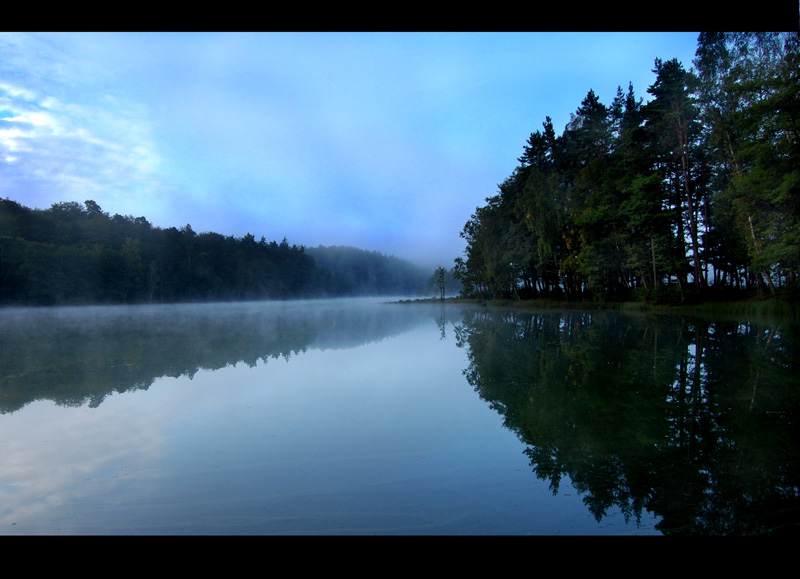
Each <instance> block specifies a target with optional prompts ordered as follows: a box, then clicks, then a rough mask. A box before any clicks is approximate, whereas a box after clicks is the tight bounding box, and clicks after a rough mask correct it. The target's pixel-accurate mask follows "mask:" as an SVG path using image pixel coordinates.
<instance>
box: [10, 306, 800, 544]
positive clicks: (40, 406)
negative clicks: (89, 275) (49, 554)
mask: <svg viewBox="0 0 800 579" xmlns="http://www.w3.org/2000/svg"><path fill="white" fill-rule="evenodd" d="M383 301H384V300H375V299H370V300H364V299H359V300H355V299H354V300H330V301H310V302H280V303H239V304H223V305H177V306H148V307H114V308H101V307H97V308H95V307H91V308H58V309H39V310H29V309H25V310H5V311H0V412H1V413H2V414H0V437H1V438H0V440H2V441H3V453H2V455H0V533H3V534H594V535H603V534H751V533H752V534H762V533H787V532H788V533H794V532H796V531H798V529H800V500H799V499H798V497H799V495H800V456H799V453H798V449H800V436H799V435H798V416H799V413H800V412H799V411H800V405H799V404H798V401H799V400H800V388H799V387H800V380H798V368H797V364H796V362H795V360H797V359H798V353H799V352H798V329H797V327H796V326H793V325H791V324H788V323H785V322H781V321H780V320H766V319H765V320H745V319H733V320H713V321H712V320H705V319H700V318H688V317H679V316H653V315H633V314H611V313H587V312H568V313H553V312H534V311H530V312H525V311H521V310H510V309H488V308H479V307H456V306H453V305H451V304H448V305H446V306H440V305H436V304H415V305H410V304H386V303H383Z"/></svg>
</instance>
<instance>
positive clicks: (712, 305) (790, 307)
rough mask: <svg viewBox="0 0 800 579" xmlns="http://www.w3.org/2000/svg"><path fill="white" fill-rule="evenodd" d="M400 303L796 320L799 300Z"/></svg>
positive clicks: (463, 300)
mask: <svg viewBox="0 0 800 579" xmlns="http://www.w3.org/2000/svg"><path fill="white" fill-rule="evenodd" d="M401 303H445V304H469V305H479V306H485V307H515V308H530V309H548V310H615V311H626V312H633V311H636V312H652V313H673V314H694V315H705V316H743V315H746V316H759V317H761V316H763V317H778V318H783V319H787V320H790V321H792V322H798V323H800V303H798V302H793V301H786V300H779V299H763V300H757V299H749V300H738V301H719V302H716V301H707V302H702V303H698V304H692V305H655V304H650V303H647V302H633V301H631V302H604V303H601V302H588V301H587V302H567V301H561V300H548V299H535V300H506V299H495V300H491V299H490V300H486V299H480V298H462V297H456V298H446V299H445V300H444V302H442V300H440V299H438V298H423V299H417V300H401Z"/></svg>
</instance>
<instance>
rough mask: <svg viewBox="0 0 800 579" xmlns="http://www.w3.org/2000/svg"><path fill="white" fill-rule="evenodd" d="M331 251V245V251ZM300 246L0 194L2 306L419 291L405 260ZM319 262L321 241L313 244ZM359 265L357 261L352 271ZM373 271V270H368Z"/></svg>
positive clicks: (422, 280) (92, 205) (91, 206)
mask: <svg viewBox="0 0 800 579" xmlns="http://www.w3.org/2000/svg"><path fill="white" fill-rule="evenodd" d="M330 251H334V250H330ZM310 253H311V252H307V251H306V248H305V247H303V246H297V245H294V244H292V245H290V244H289V242H288V241H287V240H286V238H285V237H284V238H283V240H282V241H281V242H276V241H270V242H267V241H266V239H265V238H264V236H261V238H260V239H256V237H255V236H254V235H253V234H251V233H247V234H246V235H244V236H243V237H234V236H232V235H229V236H224V235H222V234H219V233H214V232H204V233H197V232H195V231H194V230H193V229H192V227H191V225H188V224H187V225H186V226H185V227H182V228H180V229H178V228H175V227H169V228H166V229H163V228H160V227H155V226H153V225H152V224H151V223H150V222H149V221H148V220H147V219H146V218H144V217H132V216H130V215H126V216H123V215H119V214H115V215H113V216H111V215H109V213H107V212H105V211H103V210H102V209H101V208H100V206H99V205H98V204H97V203H96V202H94V201H91V200H89V201H86V202H85V203H84V204H80V203H77V202H74V201H69V202H62V203H55V204H53V205H52V206H51V207H50V208H49V209H45V210H41V209H30V208H28V207H25V206H23V205H21V204H20V203H18V202H16V201H13V200H10V199H0V304H2V305H60V304H118V303H173V302H186V301H223V300H224V301H229V300H252V299H287V298H307V297H328V296H343V295H354V294H384V295H385V294H397V293H403V292H408V293H411V294H412V295H413V294H418V293H421V292H422V290H423V288H424V283H425V276H422V277H419V275H421V274H419V275H418V276H417V277H418V278H419V279H417V278H415V277H414V276H413V275H412V273H413V266H412V264H409V263H408V262H404V261H403V260H399V259H397V258H393V257H391V256H384V255H381V254H378V253H377V252H367V251H364V250H357V249H355V248H349V263H350V264H351V266H352V267H351V271H350V272H347V271H344V270H343V269H342V268H341V267H339V268H337V267H333V266H331V267H322V266H320V265H319V264H318V263H317V262H316V261H315V257H312V255H311V254H310ZM313 253H314V255H315V256H318V257H319V258H320V259H321V260H323V261H324V256H325V255H326V248H322V247H320V248H318V249H317V250H315V251H314V252H313ZM359 267H360V269H359ZM370 276H371V277H370Z"/></svg>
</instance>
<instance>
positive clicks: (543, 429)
mask: <svg viewBox="0 0 800 579" xmlns="http://www.w3.org/2000/svg"><path fill="white" fill-rule="evenodd" d="M456 335H457V339H458V343H459V345H460V346H461V347H463V348H465V349H466V350H467V351H468V353H469V366H468V368H467V369H466V370H465V376H466V377H467V380H468V381H469V383H470V384H471V385H472V386H473V387H474V388H475V389H476V391H477V392H478V393H479V394H480V396H481V397H482V398H483V399H484V400H486V401H487V402H488V403H489V404H490V405H491V407H492V408H494V409H495V410H496V411H497V412H498V413H500V414H501V415H502V416H503V418H504V422H505V425H506V426H507V427H508V428H509V429H511V430H513V431H514V432H515V433H516V434H517V435H518V436H519V438H520V440H522V441H523V442H524V443H525V444H526V446H527V449H526V453H527V455H528V457H529V458H530V464H531V467H532V469H533V471H534V472H535V473H536V476H537V477H539V478H540V479H543V480H547V481H549V484H550V486H551V488H552V489H553V491H554V492H557V490H558V488H559V484H560V481H561V480H562V477H564V476H568V477H569V478H570V480H571V481H572V483H573V484H574V485H575V487H576V488H577V489H578V490H579V491H580V492H581V493H583V494H584V502H585V504H586V506H587V507H588V508H589V510H590V511H591V512H592V513H593V514H594V516H595V517H596V518H597V520H598V521H599V520H601V519H602V518H603V517H604V516H605V515H606V513H607V512H608V511H609V509H611V508H612V507H617V508H619V509H621V511H622V512H623V513H624V514H625V516H626V518H632V519H638V518H640V517H641V516H642V513H643V512H644V511H645V510H647V511H650V512H652V513H655V514H656V515H657V516H659V517H661V519H662V520H661V522H660V523H659V524H658V525H657V526H656V528H658V529H659V530H660V531H662V532H663V533H665V534H678V533H699V534H750V533H765V532H781V531H791V532H797V530H798V527H799V526H800V501H799V497H800V469H799V467H800V455H799V453H798V447H799V446H798V442H799V441H798V429H797V423H798V417H800V415H799V413H798V410H800V408H798V402H799V401H800V390H798V386H799V385H800V384H799V383H798V378H797V374H796V373H797V366H796V360H797V359H798V354H800V352H798V340H797V338H798V336H797V327H795V326H791V325H787V324H782V323H780V322H779V321H764V322H760V323H755V322H748V323H741V322H737V321H710V320H702V319H691V320H689V319H684V318H674V317H667V316H630V315H628V316H626V315H616V314H615V315H612V314H603V313H586V312H580V313H567V314H550V313H547V314H541V313H523V312H519V311H510V310H487V311H471V312H466V313H465V315H464V318H463V320H462V322H461V323H460V324H459V325H458V326H457V328H456Z"/></svg>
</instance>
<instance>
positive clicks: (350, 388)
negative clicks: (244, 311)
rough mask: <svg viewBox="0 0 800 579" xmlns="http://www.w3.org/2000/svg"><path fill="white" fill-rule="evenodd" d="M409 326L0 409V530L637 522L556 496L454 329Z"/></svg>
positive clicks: (366, 528)
mask: <svg viewBox="0 0 800 579" xmlns="http://www.w3.org/2000/svg"><path fill="white" fill-rule="evenodd" d="M422 321H423V322H424V323H423V324H422V325H418V326H416V327H415V328H413V329H411V330H409V331H407V332H405V333H403V334H401V335H399V336H396V337H392V338H387V339H383V340H380V341H373V342H369V343H367V344H365V345H361V346H358V347H353V348H349V349H324V350H317V349H313V348H311V349H308V350H307V351H306V352H305V353H301V354H297V355H294V356H292V357H291V358H290V359H289V361H288V362H287V361H285V360H283V359H280V358H279V359H271V360H270V361H269V362H268V363H263V362H259V364H258V365H257V366H256V367H255V368H249V367H247V366H246V365H244V364H241V363H240V364H238V365H237V366H236V367H227V368H222V369H220V370H216V371H200V372H198V373H197V374H195V375H194V377H193V378H192V379H189V378H188V377H185V376H182V377H179V378H160V379H157V380H156V381H155V382H154V383H153V384H152V385H151V386H150V388H149V390H147V391H138V392H127V393H124V394H115V395H112V396H109V397H107V398H106V399H105V400H104V401H103V403H102V404H100V406H99V407H98V408H95V409H89V408H88V407H86V406H83V407H80V408H63V407H56V406H54V405H53V404H52V403H49V402H37V403H32V404H30V405H28V406H27V407H25V408H24V409H22V410H21V411H19V412H15V413H12V414H8V415H5V416H2V417H0V437H2V440H4V443H5V450H4V454H3V458H2V463H1V465H2V466H1V467H0V489H2V491H0V492H1V493H2V494H1V495H0V496H1V497H2V510H1V511H0V525H2V529H3V530H2V531H0V532H3V533H108V532H110V533H129V532H130V533H159V534H161V533H165V534H169V533H217V534H225V533H279V534H280V533H340V532H341V533H362V532H363V533H398V534H403V533H445V534H449V533H551V534H557V533H609V532H620V533H632V532H651V530H648V529H645V528H642V529H637V528H636V527H635V525H631V526H626V525H625V523H624V521H623V520H622V517H621V516H619V517H615V516H614V515H613V514H611V515H610V516H608V517H606V518H605V519H603V521H601V523H600V524H599V525H598V523H596V522H595V521H594V519H593V518H592V517H591V515H590V513H589V512H588V511H587V509H586V507H585V506H584V505H583V504H582V502H581V500H580V497H578V496H577V493H575V492H574V491H573V490H572V488H571V487H570V486H569V485H568V484H563V485H562V487H561V489H560V491H559V495H558V496H557V497H553V496H552V493H551V492H550V491H549V489H548V486H547V483H546V482H543V481H539V480H538V479H537V478H536V477H535V475H534V474H532V473H531V470H530V465H529V464H528V460H527V459H526V457H525V456H524V455H523V453H522V452H523V450H524V446H523V445H522V444H521V443H520V441H519V440H518V439H517V438H516V436H515V435H514V434H513V433H512V432H510V431H509V430H507V429H505V428H503V427H502V426H501V424H502V418H501V417H500V416H499V415H498V414H497V413H496V412H495V411H493V410H491V409H490V408H489V407H488V405H487V404H486V403H485V402H484V401H482V400H480V398H479V397H478V395H477V394H476V393H475V392H474V391H473V389H472V388H471V387H470V385H469V384H468V383H467V382H466V380H465V379H464V377H463V375H462V371H463V370H464V369H465V368H466V367H467V363H468V362H467V358H466V352H465V351H464V350H462V349H459V348H457V347H456V346H455V340H454V338H453V334H452V331H451V330H452V326H451V325H448V328H447V338H446V339H444V340H442V339H440V337H441V336H440V328H439V327H437V325H436V324H435V323H433V318H432V317H431V316H428V317H427V321H426V320H425V319H422ZM450 323H452V321H451V322H450ZM646 524H648V525H651V524H652V521H651V522H646ZM615 526H617V529H618V530H617V531H614V528H615Z"/></svg>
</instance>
